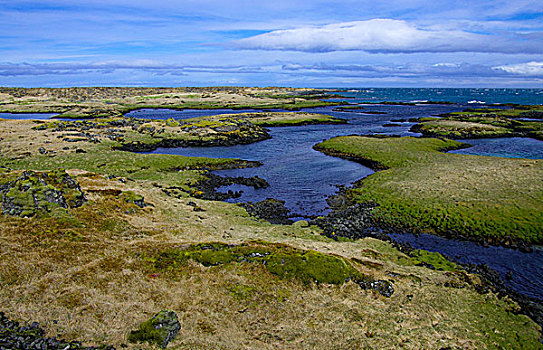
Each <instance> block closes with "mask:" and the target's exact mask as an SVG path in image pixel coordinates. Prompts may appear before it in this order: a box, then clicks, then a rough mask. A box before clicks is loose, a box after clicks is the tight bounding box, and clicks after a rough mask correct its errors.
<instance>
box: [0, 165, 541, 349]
mask: <svg viewBox="0 0 543 350" xmlns="http://www.w3.org/2000/svg"><path fill="white" fill-rule="evenodd" d="M72 174H73V175H75V174H76V172H72ZM77 174H78V177H77V178H78V180H79V181H80V183H81V185H82V188H83V190H84V191H85V192H89V190H91V189H98V188H100V189H118V190H127V189H131V190H134V191H135V192H137V193H139V194H142V195H144V196H145V198H146V200H147V201H148V202H150V203H152V204H153V205H155V207H154V208H149V207H148V208H145V209H139V208H137V207H134V206H133V205H131V204H127V203H124V202H122V201H118V200H117V199H116V198H115V197H114V196H111V195H108V194H107V192H93V194H92V196H91V198H90V199H92V200H91V201H90V202H89V203H88V204H86V205H85V206H84V207H82V208H79V209H76V210H74V211H73V213H72V216H73V218H75V219H76V220H74V221H70V222H64V223H58V222H54V220H52V219H43V220H35V219H20V218H9V217H4V216H3V217H1V219H0V220H1V223H0V224H1V226H2V228H3V229H2V232H1V234H0V272H1V276H2V278H1V284H2V289H1V291H0V300H1V301H2V304H1V305H2V308H1V309H2V311H5V312H6V313H7V314H8V316H10V317H12V318H15V319H22V320H28V321H39V322H41V323H42V325H43V326H44V327H45V328H46V329H47V330H48V332H49V334H50V335H56V334H59V335H61V336H62V337H65V338H67V339H79V340H82V341H84V342H85V343H87V344H96V343H108V344H114V345H116V346H117V347H120V345H121V344H125V343H126V336H127V334H128V332H129V331H130V330H132V329H135V328H136V327H137V325H138V323H139V322H142V321H143V320H145V319H147V318H148V317H150V316H152V315H153V314H154V313H156V312H157V311H159V310H161V309H172V310H174V311H176V312H177V313H178V314H179V317H180V321H181V331H180V334H179V336H178V338H177V339H176V340H175V341H174V342H173V343H172V344H171V345H170V347H172V348H179V349H185V348H186V349H212V348H213V349H215V348H218V349H253V348H257V347H258V348H264V349H272V348H292V349H300V348H305V349H308V348H309V349H311V348H321V349H359V348H370V349H371V348H375V349H383V348H389V349H391V348H398V347H402V348H407V349H421V348H428V349H432V348H436V349H437V348H440V347H442V346H452V347H460V348H467V349H476V348H477V349H480V348H485V347H486V346H487V345H488V344H487V342H488V340H487V339H485V336H484V333H485V332H486V333H489V334H490V332H491V331H494V330H497V331H499V332H506V330H507V329H506V327H508V325H509V326H510V325H511V323H510V322H515V323H518V322H520V323H521V324H526V325H525V326H524V327H525V328H523V329H519V330H518V332H519V334H521V336H523V335H525V334H528V335H530V334H531V336H535V335H536V334H537V327H536V326H535V325H534V324H530V321H529V320H528V319H527V318H525V317H524V316H513V315H511V314H509V313H508V312H507V311H506V310H507V308H511V307H514V305H513V304H507V303H505V302H503V301H498V300H497V299H496V298H495V297H494V296H492V295H478V294H477V293H475V291H473V289H472V288H471V287H469V286H467V285H466V286H465V288H463V289H454V288H450V287H445V286H444V285H445V283H446V282H450V281H452V280H455V281H456V280H457V279H458V277H457V276H456V275H454V274H447V273H443V272H439V271H431V270H428V269H425V268H422V267H416V266H403V265H401V264H399V263H398V261H399V257H401V256H403V255H402V254H401V253H399V252H398V251H396V250H395V249H393V248H392V247H390V246H389V245H388V244H387V243H384V242H381V241H377V240H372V239H366V240H361V241H357V242H343V243H340V242H331V241H329V240H326V239H324V238H322V237H320V236H318V235H316V234H318V229H317V228H315V227H307V228H302V227H300V226H273V225H270V224H267V223H261V222H257V221H255V220H254V219H252V218H250V217H248V216H247V215H246V213H245V212H243V211H242V209H241V208H238V207H236V206H234V205H231V204H228V203H215V202H206V201H198V204H199V205H201V206H202V207H204V208H206V211H205V212H193V211H192V210H191V207H190V206H188V205H187V204H186V203H187V201H188V200H187V199H175V198H170V197H167V196H165V195H164V194H162V193H161V192H160V191H158V190H157V189H156V188H154V187H152V186H149V185H147V184H145V183H130V184H128V185H127V184H122V183H120V182H118V181H115V180H107V179H106V178H104V177H101V176H97V175H91V174H88V173H83V172H77ZM192 200H195V199H192ZM196 201H197V200H196ZM127 210H132V211H133V213H131V214H127ZM81 225H84V227H81ZM254 239H262V240H267V241H272V242H282V243H288V244H291V245H293V246H298V247H301V248H306V249H316V250H319V251H322V252H326V253H334V254H339V255H342V256H346V257H356V258H358V259H359V260H360V261H361V262H362V263H363V265H361V269H362V270H363V272H364V273H367V274H370V275H372V276H375V277H376V278H386V279H389V280H392V281H394V287H395V290H396V292H395V294H394V295H393V296H392V297H391V298H384V297H382V296H380V295H379V294H377V293H375V292H370V291H361V290H360V288H359V287H358V286H357V285H355V284H353V283H348V284H345V285H343V286H328V285H321V286H304V285H303V284H301V283H299V282H296V281H293V280H281V279H279V278H278V277H277V276H274V275H271V274H270V273H268V272H267V270H266V269H264V268H262V267H260V266H255V265H249V264H230V265H224V266H221V267H203V266H201V265H198V264H196V263H191V264H189V266H187V267H186V268H184V269H183V270H181V271H164V272H163V273H152V272H151V271H150V270H149V268H148V267H147V266H146V265H145V263H144V262H143V261H142V260H141V259H139V258H138V256H139V254H142V253H150V252H155V251H161V250H165V249H168V248H171V247H177V246H181V245H183V244H186V243H187V242H205V241H217V240H219V241H225V242H231V243H234V242H242V241H246V240H254ZM480 315H483V316H484V317H485V324H480V322H479V319H480V318H481V316H480ZM478 322H479V323H478ZM508 322H509V323H508ZM128 346H129V347H130V348H137V347H139V346H134V345H131V344H128Z"/></svg>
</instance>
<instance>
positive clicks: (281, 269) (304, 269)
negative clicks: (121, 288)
mask: <svg viewBox="0 0 543 350" xmlns="http://www.w3.org/2000/svg"><path fill="white" fill-rule="evenodd" d="M143 259H144V261H146V263H148V264H149V265H150V267H151V268H152V269H153V270H158V271H162V270H178V269H182V268H183V267H184V266H186V263H187V261H188V260H189V259H190V260H193V261H196V262H198V263H200V264H202V265H204V266H219V265H225V264H231V263H249V264H257V265H261V266H263V267H264V268H265V269H266V270H267V271H268V272H270V273H271V274H273V275H276V276H278V277H280V278H284V279H296V280H298V281H301V282H302V283H303V284H306V285H309V284H312V283H317V284H319V283H326V284H343V283H345V282H347V281H349V280H353V281H354V282H355V283H358V284H359V285H361V286H362V287H363V288H372V289H377V290H378V291H379V292H381V294H383V295H386V294H387V292H388V291H389V290H390V289H391V288H392V287H391V286H390V283H389V282H387V281H374V280H373V279H372V278H370V277H368V276H365V275H363V274H362V273H361V272H360V271H358V270H357V269H356V268H355V267H354V266H353V263H352V262H350V261H349V260H347V259H346V258H343V257H340V256H336V255H332V254H324V253H321V252H317V251H314V250H301V249H297V248H294V247H291V246H288V245H284V244H272V243H265V242H251V243H244V244H240V245H228V244H224V243H201V244H196V245H190V246H188V247H185V248H182V249H171V250H167V251H163V252H159V253H157V254H155V255H152V256H144V257H143ZM374 284H375V286H374ZM389 288H390V289H389ZM391 294H392V293H390V295H391ZM390 295H386V296H390Z"/></svg>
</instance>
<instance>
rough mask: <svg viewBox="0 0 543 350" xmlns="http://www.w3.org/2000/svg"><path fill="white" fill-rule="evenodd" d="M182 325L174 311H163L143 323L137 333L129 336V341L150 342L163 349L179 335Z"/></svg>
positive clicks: (134, 332)
mask: <svg viewBox="0 0 543 350" xmlns="http://www.w3.org/2000/svg"><path fill="white" fill-rule="evenodd" d="M180 329H181V325H180V324H179V320H178V319H177V314H176V313H175V312H173V311H169V310H162V311H160V312H159V313H157V314H156V315H155V316H153V317H152V318H151V319H149V320H147V321H145V322H143V323H142V324H141V325H140V328H139V329H138V330H137V331H132V332H130V334H129V335H128V341H129V342H132V343H136V342H149V343H151V344H153V343H154V344H157V345H158V346H160V347H161V348H166V346H168V343H169V342H170V341H172V340H173V339H174V338H175V337H176V336H177V333H179V330H180Z"/></svg>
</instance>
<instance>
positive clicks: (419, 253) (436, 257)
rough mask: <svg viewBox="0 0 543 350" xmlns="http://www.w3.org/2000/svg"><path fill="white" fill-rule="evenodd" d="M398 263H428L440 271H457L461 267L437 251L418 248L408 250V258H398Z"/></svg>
mask: <svg viewBox="0 0 543 350" xmlns="http://www.w3.org/2000/svg"><path fill="white" fill-rule="evenodd" d="M400 263H401V264H405V265H429V266H431V267H433V268H435V269H436V270H440V271H459V270H460V269H461V268H460V267H459V266H458V265H456V264H455V263H453V262H451V261H449V260H447V259H445V258H444V257H443V255H441V254H439V253H434V252H429V251H426V250H420V249H417V250H414V251H412V252H410V253H409V258H408V259H403V258H400Z"/></svg>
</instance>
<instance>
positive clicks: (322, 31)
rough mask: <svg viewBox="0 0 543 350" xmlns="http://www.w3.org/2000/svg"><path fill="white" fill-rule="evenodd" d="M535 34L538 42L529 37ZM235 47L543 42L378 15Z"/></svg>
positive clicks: (482, 46)
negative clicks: (415, 22)
mask: <svg viewBox="0 0 543 350" xmlns="http://www.w3.org/2000/svg"><path fill="white" fill-rule="evenodd" d="M529 35H531V36H532V38H531V39H532V40H527V36H529ZM230 48H234V49H250V50H280V51H302V52H333V51H353V50H360V51H366V52H371V53H415V52H435V53H438V52H484V53H511V54H514V53H519V52H524V53H533V54H539V53H543V40H542V39H541V37H540V36H539V35H538V36H536V37H535V38H534V37H533V33H528V34H511V33H509V34H508V36H503V35H502V36H500V35H490V34H479V33H473V32H468V31H463V30H454V29H440V28H436V27H426V28H423V27H417V26H415V25H413V24H411V23H408V22H406V21H403V20H394V19H372V20H367V21H355V22H345V23H335V24H328V25H324V26H317V27H303V28H296V29H287V30H276V31H272V32H269V33H265V34H260V35H256V36H252V37H249V38H245V39H241V40H237V41H234V42H232V43H231V44H230Z"/></svg>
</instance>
